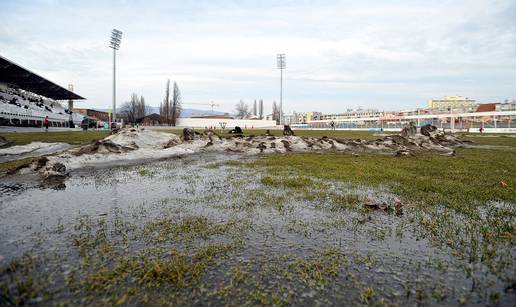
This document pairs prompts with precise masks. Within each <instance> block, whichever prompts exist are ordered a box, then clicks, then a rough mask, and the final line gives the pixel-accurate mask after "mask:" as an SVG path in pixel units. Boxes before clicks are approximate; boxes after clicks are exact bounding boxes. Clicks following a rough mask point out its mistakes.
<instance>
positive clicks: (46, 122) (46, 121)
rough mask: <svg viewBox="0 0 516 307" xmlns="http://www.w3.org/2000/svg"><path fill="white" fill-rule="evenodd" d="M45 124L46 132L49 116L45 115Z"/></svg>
mask: <svg viewBox="0 0 516 307" xmlns="http://www.w3.org/2000/svg"><path fill="white" fill-rule="evenodd" d="M43 126H44V127H45V132H46V131H48V116H45V119H44V120H43Z"/></svg>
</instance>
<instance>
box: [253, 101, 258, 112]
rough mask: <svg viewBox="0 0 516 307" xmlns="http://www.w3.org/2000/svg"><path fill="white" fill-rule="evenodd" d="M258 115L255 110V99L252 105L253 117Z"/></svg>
mask: <svg viewBox="0 0 516 307" xmlns="http://www.w3.org/2000/svg"><path fill="white" fill-rule="evenodd" d="M257 114H258V111H257V108H256V99H255V100H254V104H253V115H254V116H256V115H257Z"/></svg>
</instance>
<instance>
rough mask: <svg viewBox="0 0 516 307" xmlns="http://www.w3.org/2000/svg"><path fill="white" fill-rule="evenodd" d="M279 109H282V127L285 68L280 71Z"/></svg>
mask: <svg viewBox="0 0 516 307" xmlns="http://www.w3.org/2000/svg"><path fill="white" fill-rule="evenodd" d="M279 109H280V111H279V112H280V125H281V124H283V68H281V69H280V100H279Z"/></svg>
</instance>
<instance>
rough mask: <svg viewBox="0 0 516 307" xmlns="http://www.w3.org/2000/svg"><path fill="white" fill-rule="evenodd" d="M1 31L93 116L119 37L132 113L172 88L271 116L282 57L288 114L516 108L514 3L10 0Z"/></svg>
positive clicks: (121, 73)
mask: <svg viewBox="0 0 516 307" xmlns="http://www.w3.org/2000/svg"><path fill="white" fill-rule="evenodd" d="M258 3H259V4H258ZM0 20H2V22H1V23H0V54H1V55H2V56H4V57H6V58H8V59H10V60H12V61H14V62H16V63H18V64H20V65H22V66H25V67H26V68H29V69H31V70H33V71H35V72H37V73H39V74H41V75H42V76H43V77H46V78H48V79H50V80H51V81H54V82H56V83H58V84H60V85H63V86H66V85H67V84H68V83H73V84H74V86H75V90H76V92H77V93H78V94H80V95H82V96H84V97H86V98H87V101H83V102H80V103H78V105H80V106H84V107H92V108H108V107H110V105H111V88H112V50H111V49H109V48H108V45H109V36H110V31H111V29H112V28H114V27H116V28H118V29H120V30H121V31H123V33H124V34H123V39H122V44H121V48H120V51H119V53H118V57H117V59H118V68H117V74H118V91H117V93H118V101H119V103H122V102H123V101H125V100H128V99H129V98H130V95H131V93H132V92H136V93H138V94H140V95H143V96H144V97H145V98H146V101H147V102H148V103H149V104H150V105H154V106H157V105H159V103H160V101H161V100H162V99H163V96H164V88H165V83H166V80H167V79H168V78H170V80H172V81H176V82H177V83H178V85H179V87H180V89H181V92H182V96H183V102H184V103H185V107H190V108H192V107H195V108H203V107H202V106H198V105H187V103H209V102H210V101H213V102H215V103H219V104H220V105H221V107H220V108H219V110H221V111H232V110H233V109H234V105H235V103H237V102H238V101H239V100H240V99H243V100H244V101H246V102H252V101H253V100H254V99H259V98H263V99H264V102H265V106H266V111H267V112H270V104H271V103H272V101H273V100H279V71H278V70H277V69H276V54H277V53H286V54H287V69H286V71H285V74H284V110H285V112H288V111H292V110H296V111H312V110H317V111H323V112H339V111H345V110H346V109H348V108H356V107H358V106H361V107H363V108H377V109H380V110H393V109H409V108H416V107H422V106H425V104H426V101H427V100H428V99H430V98H439V97H442V96H445V95H454V94H459V95H464V96H468V97H471V98H474V99H477V100H478V101H481V102H488V101H501V100H504V99H507V98H509V99H515V98H516V1H514V0H485V1H475V0H469V1H466V0H464V1H438V0H432V1H415V0H411V1H401V0H400V1H389V0H376V1H369V0H361V1H301V0H296V1H283V2H281V1H242V0H240V1H213V0H212V1H202V0H196V1H187V0H182V1H152V0H145V1H57V0H46V1H22V0H13V1H6V0H0ZM206 108H209V107H206Z"/></svg>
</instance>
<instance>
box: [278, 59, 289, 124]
mask: <svg viewBox="0 0 516 307" xmlns="http://www.w3.org/2000/svg"><path fill="white" fill-rule="evenodd" d="M276 60H277V65H278V69H279V70H280V103H279V105H280V106H279V109H280V119H279V121H280V125H281V124H283V70H284V69H285V68H286V67H287V64H286V57H285V54H284V53H280V54H278V55H277V56H276Z"/></svg>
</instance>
